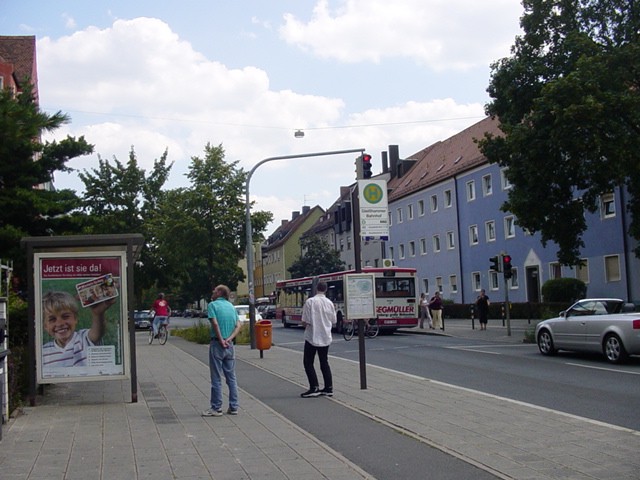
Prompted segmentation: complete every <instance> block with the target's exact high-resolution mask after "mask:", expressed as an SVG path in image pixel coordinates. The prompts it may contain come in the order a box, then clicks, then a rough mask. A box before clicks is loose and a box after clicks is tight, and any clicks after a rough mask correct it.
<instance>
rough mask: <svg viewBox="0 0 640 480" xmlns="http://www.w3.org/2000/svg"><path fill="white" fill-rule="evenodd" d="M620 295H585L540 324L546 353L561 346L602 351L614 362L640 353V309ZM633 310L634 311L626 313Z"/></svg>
mask: <svg viewBox="0 0 640 480" xmlns="http://www.w3.org/2000/svg"><path fill="white" fill-rule="evenodd" d="M634 310H635V306H634V305H633V304H632V303H625V302H624V301H623V300H620V299H617V298H585V299H583V300H580V301H578V302H576V303H574V304H573V305H572V306H571V307H570V308H568V309H567V310H564V311H562V312H560V316H559V317H557V318H550V319H549V320H544V321H542V322H540V323H538V325H536V340H537V342H538V348H539V349H540V353H542V354H543V355H554V354H555V353H556V352H557V351H558V350H570V351H585V352H599V353H602V354H604V356H605V357H606V358H607V360H608V361H609V362H611V363H621V362H624V361H625V360H626V359H627V357H628V356H629V355H640V313H638V312H634ZM626 312H632V313H626Z"/></svg>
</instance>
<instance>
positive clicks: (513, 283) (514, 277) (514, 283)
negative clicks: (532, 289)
mask: <svg viewBox="0 0 640 480" xmlns="http://www.w3.org/2000/svg"><path fill="white" fill-rule="evenodd" d="M508 282H509V288H511V289H512V290H514V289H516V288H519V287H520V282H519V281H518V269H517V268H512V269H511V278H510V279H509V280H508Z"/></svg>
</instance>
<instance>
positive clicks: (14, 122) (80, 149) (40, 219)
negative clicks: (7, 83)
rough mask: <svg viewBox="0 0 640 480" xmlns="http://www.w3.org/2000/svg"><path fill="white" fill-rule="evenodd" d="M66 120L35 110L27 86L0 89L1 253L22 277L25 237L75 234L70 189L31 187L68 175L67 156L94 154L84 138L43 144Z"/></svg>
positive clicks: (76, 227)
mask: <svg viewBox="0 0 640 480" xmlns="http://www.w3.org/2000/svg"><path fill="white" fill-rule="evenodd" d="M67 121H68V117H67V116H65V115H63V114H62V113H60V112H57V113H55V114H53V115H48V114H46V113H43V112H41V111H40V110H39V109H38V105H37V103H36V101H35V97H34V95H33V91H32V87H31V86H30V85H28V84H26V85H25V89H24V91H23V92H22V93H21V94H20V95H17V96H14V95H13V94H12V92H11V91H10V90H9V89H1V90H0V205H2V208H0V252H2V257H3V258H10V259H12V260H13V262H14V271H15V272H16V274H17V275H18V276H20V277H22V278H25V277H26V264H25V256H24V251H22V250H21V248H20V239H21V238H22V237H25V236H40V235H52V234H56V235H62V234H65V233H78V232H79V231H80V226H79V222H78V217H77V214H72V213H73V212H74V210H76V209H77V208H78V207H79V206H80V200H79V199H78V198H77V196H76V195H75V193H74V192H72V191H70V190H59V191H54V190H47V189H44V188H34V187H36V186H38V185H46V184H48V183H49V182H51V181H52V179H53V175H54V173H55V172H56V171H68V170H69V168H68V167H67V166H66V162H68V161H69V160H70V159H71V158H74V157H77V156H81V155H86V154H89V153H91V152H92V151H93V147H92V146H91V145H89V144H88V143H87V142H86V141H85V140H84V137H80V138H79V139H75V138H72V137H67V138H66V139H65V140H62V141H61V142H59V143H58V142H53V143H49V142H47V143H45V144H42V143H41V142H40V141H39V139H40V138H41V136H42V134H43V133H45V132H51V131H53V130H56V129H57V128H59V127H60V126H61V125H63V124H64V123H66V122H67Z"/></svg>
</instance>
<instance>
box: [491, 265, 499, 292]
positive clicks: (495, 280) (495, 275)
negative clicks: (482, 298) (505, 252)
mask: <svg viewBox="0 0 640 480" xmlns="http://www.w3.org/2000/svg"><path fill="white" fill-rule="evenodd" d="M489 285H490V288H491V290H498V288H499V287H498V285H499V284H498V272H494V271H493V270H491V271H490V272H489Z"/></svg>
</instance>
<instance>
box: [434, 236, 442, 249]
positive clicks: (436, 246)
mask: <svg viewBox="0 0 640 480" xmlns="http://www.w3.org/2000/svg"><path fill="white" fill-rule="evenodd" d="M433 251H434V252H439V251H440V235H434V236H433Z"/></svg>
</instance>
